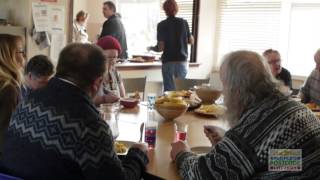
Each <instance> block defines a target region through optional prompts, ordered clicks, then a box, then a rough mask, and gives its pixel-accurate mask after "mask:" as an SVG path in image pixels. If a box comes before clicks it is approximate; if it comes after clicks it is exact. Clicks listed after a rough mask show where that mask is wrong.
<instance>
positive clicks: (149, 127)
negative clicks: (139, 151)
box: [144, 109, 158, 149]
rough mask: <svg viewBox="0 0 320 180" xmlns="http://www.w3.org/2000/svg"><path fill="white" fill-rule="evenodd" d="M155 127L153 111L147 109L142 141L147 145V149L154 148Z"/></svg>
mask: <svg viewBox="0 0 320 180" xmlns="http://www.w3.org/2000/svg"><path fill="white" fill-rule="evenodd" d="M157 126H158V122H157V121H156V120H155V112H154V110H153V109H149V110H148V118H147V122H146V124H145V132H144V141H145V142H146V143H148V148H149V149H153V148H155V146H156V139H157Z"/></svg>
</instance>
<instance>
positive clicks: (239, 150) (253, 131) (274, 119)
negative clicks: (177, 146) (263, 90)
mask: <svg viewBox="0 0 320 180" xmlns="http://www.w3.org/2000/svg"><path fill="white" fill-rule="evenodd" d="M269 149H301V150H302V171H299V172H271V171H268V150H269ZM176 162H177V166H178V169H179V173H180V175H181V176H182V177H183V179H193V180H196V179H198V180H200V179H201V180H206V179H225V180H228V179H230V180H238V179H266V180H270V179H301V178H302V177H304V178H311V179H320V171H319V168H320V121H319V120H318V119H317V118H316V117H315V116H314V114H313V113H312V112H311V111H310V110H308V109H306V107H305V106H304V105H302V104H301V103H298V102H294V101H289V100H288V99H286V98H285V97H282V96H272V97H269V98H266V99H265V100H263V101H262V102H261V103H259V104H256V105H255V106H254V107H252V108H249V109H248V110H246V111H245V112H244V113H243V114H242V115H241V117H240V119H239V122H238V123H237V125H236V126H235V127H233V128H232V129H230V130H229V131H227V133H226V134H225V137H224V138H223V139H222V140H221V141H220V142H219V143H217V144H216V145H215V147H213V149H212V150H211V151H210V152H209V153H208V154H206V155H203V156H197V155H195V154H193V153H191V152H182V153H179V154H178V156H177V158H176Z"/></svg>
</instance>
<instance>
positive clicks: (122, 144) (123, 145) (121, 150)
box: [114, 141, 134, 155]
mask: <svg viewBox="0 0 320 180" xmlns="http://www.w3.org/2000/svg"><path fill="white" fill-rule="evenodd" d="M133 144H134V142H132V141H115V142H114V150H115V152H116V153H117V155H126V154H127V153H128V150H129V148H130V147H131V146H132V145H133Z"/></svg>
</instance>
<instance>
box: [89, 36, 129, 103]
mask: <svg viewBox="0 0 320 180" xmlns="http://www.w3.org/2000/svg"><path fill="white" fill-rule="evenodd" d="M97 45H98V46H99V47H101V48H102V49H103V53H104V55H105V57H106V59H107V64H108V65H107V66H108V67H107V73H106V75H105V81H104V83H103V91H101V92H99V93H98V96H97V97H95V104H96V105H99V104H102V103H108V102H115V101H118V100H119V96H120V97H124V96H125V89H124V85H123V81H122V78H121V76H120V74H119V72H118V71H117V70H116V68H115V66H114V65H115V63H117V60H118V55H119V54H120V53H121V45H120V43H119V41H118V40H117V39H116V38H114V37H112V36H104V37H102V38H100V39H99V40H98V42H97Z"/></svg>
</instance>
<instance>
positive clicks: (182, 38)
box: [149, 0, 193, 91]
mask: <svg viewBox="0 0 320 180" xmlns="http://www.w3.org/2000/svg"><path fill="white" fill-rule="evenodd" d="M163 9H164V11H165V13H166V15H167V19H165V20H163V21H161V22H160V23H159V24H158V27H157V40H158V45H157V46H155V47H150V48H149V49H151V50H154V51H163V53H162V56H161V60H162V78H163V84H164V90H165V91H170V90H175V84H174V78H181V79H183V78H185V77H186V75H187V66H188V63H187V60H188V43H189V44H193V37H192V35H191V33H190V30H189V25H188V22H187V21H186V20H184V19H182V18H177V17H175V16H176V14H177V12H178V5H177V3H176V2H175V1H174V0H167V1H165V2H164V4H163Z"/></svg>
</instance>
